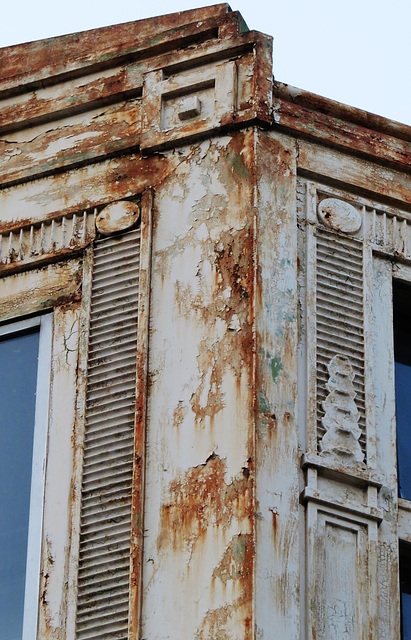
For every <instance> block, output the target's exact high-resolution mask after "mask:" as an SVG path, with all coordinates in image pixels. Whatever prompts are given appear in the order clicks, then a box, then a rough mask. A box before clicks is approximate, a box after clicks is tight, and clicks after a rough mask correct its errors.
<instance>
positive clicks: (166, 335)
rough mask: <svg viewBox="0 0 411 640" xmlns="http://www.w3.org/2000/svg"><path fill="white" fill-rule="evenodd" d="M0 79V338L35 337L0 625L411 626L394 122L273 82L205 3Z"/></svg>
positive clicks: (149, 637)
mask: <svg viewBox="0 0 411 640" xmlns="http://www.w3.org/2000/svg"><path fill="white" fill-rule="evenodd" d="M0 69H1V78H0V133H1V139H0V142H1V149H2V153H1V155H0V242H1V244H0V271H1V273H0V301H1V304H0V314H1V315H0V322H1V324H0V337H1V340H0V346H1V344H6V343H7V340H8V339H9V338H10V337H12V338H19V337H24V336H27V335H32V334H33V335H34V333H36V332H38V336H39V338H38V341H39V342H38V346H35V347H33V349H35V350H36V349H37V351H35V353H37V354H38V369H37V377H35V380H34V382H33V384H34V387H33V389H34V392H32V395H33V393H34V394H35V395H34V396H33V397H34V400H33V402H35V409H34V414H33V415H34V418H33V419H32V422H33V430H32V432H31V435H30V434H29V435H28V436H27V438H28V440H29V445H28V451H29V453H28V455H30V456H32V475H31V480H30V478H29V480H28V485H27V486H28V489H27V491H28V495H29V494H30V500H29V502H30V507H28V506H27V508H26V511H27V514H26V515H27V523H26V534H25V535H26V540H28V542H26V543H25V544H26V547H24V551H22V552H21V553H20V556H21V557H23V556H24V554H26V553H27V562H26V559H25V557H23V562H22V566H23V569H22V572H23V573H22V577H21V584H20V591H19V593H20V595H18V596H13V599H14V598H16V599H17V598H20V601H21V607H20V609H21V611H23V609H24V614H23V613H21V615H20V614H17V613H16V614H14V613H12V614H10V616H11V618H13V619H11V621H9V622H7V624H10V629H12V631H10V636H9V637H10V639H12V638H20V637H22V638H24V640H35V639H38V640H40V639H41V640H52V639H53V640H74V639H77V640H86V639H89V640H91V639H97V638H98V639H106V640H114V639H117V640H120V639H121V640H126V639H130V640H131V639H135V638H139V639H141V640H143V639H145V640H193V639H195V640H251V639H252V638H253V639H254V640H271V639H272V640H274V639H275V640H303V639H304V640H366V639H367V640H371V639H373V640H377V639H378V640H383V639H386V640H388V639H389V640H399V639H400V638H401V637H404V638H406V637H411V636H407V635H406V629H405V626H406V620H405V618H404V622H403V625H404V629H403V630H402V631H401V628H400V627H401V613H400V588H399V563H400V562H401V563H402V567H403V569H402V574H401V575H402V578H401V584H402V589H403V593H404V602H405V600H406V595H407V589H408V585H411V579H410V580H408V577H407V567H408V564H409V562H408V547H407V543H411V495H409V496H408V498H409V499H407V490H406V488H404V491H401V490H400V492H399V489H398V471H397V445H396V419H395V383H394V370H395V364H394V363H395V360H397V361H399V362H400V363H403V362H404V361H405V360H406V357H405V356H404V358H405V360H404V358H402V356H401V355H400V356H398V355H395V353H394V340H393V328H394V322H395V329H396V331H397V333H398V334H401V336H404V335H405V338H404V340H405V343H406V340H407V334H409V329H408V328H407V327H408V326H409V323H408V321H407V318H408V317H409V316H407V313H408V311H407V291H408V290H407V283H411V179H410V160H411V153H410V151H411V131H410V128H409V127H406V126H404V125H401V124H398V123H395V122H391V121H388V120H385V119H383V118H380V117H377V116H374V115H371V114H369V113H365V112H362V111H360V110H357V109H354V108H351V107H347V106H344V105H341V104H338V103H335V102H333V101H330V100H327V99H325V98H321V97H319V96H316V95H313V94H310V93H308V92H305V91H300V90H298V89H294V88H293V87H290V86H287V85H284V84H281V83H278V82H276V81H274V80H273V70H272V40H271V38H270V37H268V36H266V35H264V34H261V33H258V32H254V31H250V30H249V29H248V28H247V26H246V25H245V23H244V21H243V19H242V17H241V16H240V15H239V14H238V13H237V12H235V11H234V12H233V11H231V9H230V7H229V6H228V5H226V4H220V5H216V6H212V7H208V8H203V9H196V10H193V11H187V12H184V13H176V14H171V15H168V16H164V17H161V18H153V19H149V20H142V21H139V22H134V23H128V24H124V25H118V26H113V27H107V28H102V29H97V30H94V31H89V32H84V33H78V34H73V35H69V36H62V37H58V38H53V39H51V40H44V41H39V42H34V43H28V44H23V45H18V46H14V47H8V48H6V49H2V50H1V51H0ZM393 288H394V290H395V291H396V292H397V293H396V298H395V300H397V301H398V304H397V303H396V304H397V306H396V310H395V314H396V315H395V318H394V315H393V293H392V292H393ZM36 335H37V333H36ZM36 344H37V343H36ZM396 344H400V343H399V342H397V343H396ZM401 344H402V343H401ZM396 349H397V347H396ZM398 349H400V347H398ZM398 349H397V352H398V353H399V351H398ZM21 351H22V353H23V354H25V353H26V347H24V346H23V347H22V348H21ZM1 353H2V352H1V351H0V357H1ZM4 357H5V356H4ZM7 357H9V356H7ZM36 358H37V356H36ZM10 359H12V356H10ZM9 362H11V360H10V361H9V360H4V361H3V362H2V368H3V370H5V367H9V366H10V365H9ZM36 362H37V360H36ZM408 364H409V363H408ZM16 366H17V365H16ZM19 366H20V367H21V376H22V378H23V379H25V376H26V373H25V371H26V368H28V366H29V365H28V364H24V363H23V365H19ZM36 366H37V365H36ZM27 370H28V369H27ZM25 394H26V392H25V388H24V387H23V390H22V391H21V393H20V395H21V396H24V395H25ZM7 400H8V398H4V397H3V398H2V403H3V405H5V404H7ZM13 403H14V404H16V405H19V404H20V398H19V397H17V399H16V398H14V396H13V402H11V404H13ZM5 415H8V414H5V413H3V416H5ZM0 421H1V422H0V425H1V430H2V431H3V433H9V432H10V429H11V425H10V424H9V422H8V420H7V419H6V418H5V417H3V418H2V417H1V415H0ZM13 421H14V419H13ZM33 434H34V435H33ZM11 441H13V438H12V439H11ZM30 443H32V444H30ZM33 443H34V444H33ZM9 446H10V447H11V446H12V444H10V445H7V447H3V451H2V453H1V455H2V456H3V459H4V460H6V459H7V458H8V457H9ZM30 447H34V449H33V451H32V449H31V448H30ZM406 447H407V437H406V436H405V438H404V448H403V447H401V450H403V451H404V452H405V453H406V450H407V449H406ZM17 449H20V444H18V446H17ZM31 452H32V453H31ZM13 455H14V454H13ZM405 460H406V456H405ZM2 464H3V463H2ZM16 464H17V462H16ZM16 464H14V467H16ZM404 465H405V466H404V470H403V471H401V470H400V478H402V477H403V476H404V478H405V476H406V473H407V472H406V462H405V463H404ZM12 466H13V465H12ZM22 466H23V464H22ZM26 466H27V465H26ZM405 485H406V481H405V480H404V487H405ZM30 487H31V489H30ZM19 490H20V489H18V488H17V487H16V486H15V484H14V485H13V483H12V486H11V487H9V488H8V489H7V493H8V495H9V494H10V495H11V496H12V502H13V501H14V500H15V499H16V501H17V495H16V494H17V493H18V492H19ZM13 491H14V492H15V493H13ZM399 493H400V495H401V496H402V497H398V496H399ZM9 538H10V539H11V540H12V543H11V544H12V546H13V530H11V532H10V535H9ZM26 549H27V551H26ZM8 570H9V571H10V572H13V571H14V569H13V567H11V568H9V569H8ZM4 585H5V586H4ZM3 586H4V589H3ZM1 588H2V589H3V592H4V593H5V594H6V595H5V596H4V598H3V600H4V602H5V603H6V606H5V607H3V609H2V611H4V612H5V613H2V616H6V615H9V614H8V613H7V609H8V605H7V602H8V601H9V600H10V599H11V597H12V596H11V592H10V591H7V588H8V578H7V577H6V578H4V579H3V583H2V587H1ZM5 589H6V590H5ZM16 593H17V591H16ZM404 606H405V605H404ZM403 615H404V616H406V614H405V609H404V613H403ZM13 616H14V617H13ZM3 626H4V625H3ZM13 634H14V635H13ZM7 640H9V639H7Z"/></svg>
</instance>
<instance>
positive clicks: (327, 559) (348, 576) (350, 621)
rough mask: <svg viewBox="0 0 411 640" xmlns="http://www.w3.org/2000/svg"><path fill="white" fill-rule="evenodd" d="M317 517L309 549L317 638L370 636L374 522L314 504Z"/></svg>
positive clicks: (360, 639)
mask: <svg viewBox="0 0 411 640" xmlns="http://www.w3.org/2000/svg"><path fill="white" fill-rule="evenodd" d="M312 516H314V517H315V516H316V532H317V535H316V538H315V541H314V539H313V540H311V544H312V545H313V546H311V548H310V563H312V564H310V577H311V581H312V582H311V587H310V595H311V598H313V601H312V602H311V608H310V609H311V610H310V616H311V625H310V626H311V634H312V637H315V638H317V640H331V639H332V638H335V639H337V638H338V640H363V639H364V640H365V638H368V637H369V633H370V629H371V619H372V611H371V610H370V596H371V582H370V573H369V564H368V563H369V554H370V530H369V525H368V523H367V522H365V521H357V520H355V519H350V518H349V517H344V516H340V515H339V514H337V513H336V512H334V513H333V512H328V511H325V510H324V511H323V510H321V509H318V510H317V509H315V508H313V510H312ZM375 526H376V525H374V524H371V527H375Z"/></svg>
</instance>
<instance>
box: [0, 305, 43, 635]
mask: <svg viewBox="0 0 411 640" xmlns="http://www.w3.org/2000/svg"><path fill="white" fill-rule="evenodd" d="M50 345H51V315H50V314H49V315H43V316H39V317H36V318H31V319H28V320H23V321H20V322H13V323H8V324H5V325H2V326H0V474H1V480H0V522H1V523H2V526H1V530H0V571H1V573H0V594H1V596H0V619H1V623H2V637H4V638H5V640H21V639H22V638H23V640H30V639H32V638H35V637H36V629H37V609H38V589H39V576H40V554H41V529H42V515H43V495H44V473H45V455H46V437H47V423H48V396H49V379H50V374H49V371H50Z"/></svg>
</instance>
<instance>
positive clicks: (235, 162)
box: [230, 155, 248, 179]
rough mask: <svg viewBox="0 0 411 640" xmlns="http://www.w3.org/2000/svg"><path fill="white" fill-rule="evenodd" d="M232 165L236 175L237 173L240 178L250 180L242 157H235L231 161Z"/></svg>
mask: <svg viewBox="0 0 411 640" xmlns="http://www.w3.org/2000/svg"><path fill="white" fill-rule="evenodd" d="M230 164H231V167H232V169H233V171H234V173H236V174H237V175H238V176H240V178H245V179H247V178H248V170H247V167H246V166H245V164H244V162H243V159H242V158H241V157H240V156H238V155H237V156H233V157H232V158H231V159H230Z"/></svg>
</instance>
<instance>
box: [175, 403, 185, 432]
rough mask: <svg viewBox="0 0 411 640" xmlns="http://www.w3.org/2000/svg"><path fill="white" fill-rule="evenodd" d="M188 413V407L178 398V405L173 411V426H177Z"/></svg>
mask: <svg viewBox="0 0 411 640" xmlns="http://www.w3.org/2000/svg"><path fill="white" fill-rule="evenodd" d="M187 413H188V409H187V407H186V406H184V403H183V402H182V401H181V400H179V402H178V405H177V406H176V408H175V409H174V412H173V427H179V426H180V425H181V423H182V422H183V420H184V418H185V417H186V415H187Z"/></svg>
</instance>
